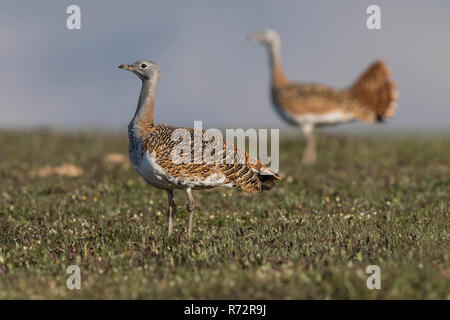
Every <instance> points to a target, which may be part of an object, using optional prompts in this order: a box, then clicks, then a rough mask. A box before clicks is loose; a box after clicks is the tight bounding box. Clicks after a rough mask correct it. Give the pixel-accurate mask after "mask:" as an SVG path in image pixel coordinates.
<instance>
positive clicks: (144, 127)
mask: <svg viewBox="0 0 450 320" xmlns="http://www.w3.org/2000/svg"><path fill="white" fill-rule="evenodd" d="M119 68H121V69H126V70H129V71H131V72H133V73H134V74H136V75H137V76H138V77H139V78H140V79H141V80H142V89H141V93H140V96H139V102H138V106H137V109H136V112H135V114H134V117H133V119H132V120H131V122H130V124H129V126H128V137H129V146H128V152H129V156H130V161H131V163H132V165H133V167H134V169H135V170H136V171H137V172H138V173H139V174H140V175H141V176H142V177H143V178H144V180H145V181H146V182H147V183H149V184H151V185H153V186H155V187H157V188H160V189H165V190H166V191H167V195H168V198H169V204H168V210H167V211H168V216H169V227H168V229H169V235H170V234H171V233H172V231H173V216H174V215H175V211H176V203H175V199H174V197H173V191H174V189H185V190H186V193H187V196H188V203H187V211H188V213H189V222H188V223H189V224H188V236H189V237H191V234H192V222H193V213H194V198H193V196H192V190H195V189H209V188H215V187H226V188H233V187H235V188H238V189H241V190H243V191H246V192H253V193H256V192H261V191H263V190H269V189H271V188H272V187H273V185H274V183H275V180H279V179H280V177H279V176H278V175H277V174H276V173H275V172H273V171H271V170H270V169H269V168H267V167H266V166H265V165H264V164H262V163H261V162H260V161H258V160H256V159H253V158H251V157H250V156H249V155H248V154H247V153H246V152H242V151H239V150H237V148H236V147H235V146H234V145H232V144H230V143H229V142H227V141H226V140H225V139H222V144H216V147H217V146H218V145H222V148H221V149H220V148H216V149H214V151H215V152H211V154H210V156H209V157H204V154H203V152H202V151H204V150H205V148H206V147H207V145H208V144H210V143H211V137H209V138H208V139H201V143H200V144H198V143H195V139H197V138H198V134H199V133H200V136H202V135H203V134H204V133H205V132H204V131H203V130H197V129H191V128H179V127H173V126H168V125H164V124H154V122H153V107H154V97H155V90H156V86H157V84H158V82H159V76H160V71H159V68H158V66H157V65H156V64H155V63H154V62H151V61H137V62H135V63H133V64H130V65H126V64H122V65H120V66H119ZM177 129H181V130H182V131H181V132H186V133H187V135H188V137H189V138H190V139H187V140H184V139H182V141H181V142H180V141H179V139H180V135H178V134H176V130H177ZM214 139H215V138H214V137H212V140H214ZM180 144H181V145H180ZM183 144H184V145H183ZM230 146H231V148H230V149H231V150H232V152H230V149H228V148H227V147H230ZM175 148H176V150H178V151H180V150H182V151H183V152H184V151H185V150H188V151H186V152H189V155H188V160H189V161H180V160H181V159H179V158H174V155H176V154H178V153H177V152H178V151H177V152H175V153H174V152H173V151H174V149H175ZM200 148H201V150H200ZM198 151H200V152H198ZM230 157H231V158H230ZM183 159H186V158H184V157H183ZM221 159H222V160H223V161H220V160H221ZM217 160H218V161H217ZM230 160H231V161H230Z"/></svg>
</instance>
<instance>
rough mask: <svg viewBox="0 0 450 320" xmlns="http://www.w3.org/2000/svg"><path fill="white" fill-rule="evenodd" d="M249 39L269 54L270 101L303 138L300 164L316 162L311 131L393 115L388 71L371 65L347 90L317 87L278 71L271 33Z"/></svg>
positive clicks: (275, 38)
mask: <svg viewBox="0 0 450 320" xmlns="http://www.w3.org/2000/svg"><path fill="white" fill-rule="evenodd" d="M249 38H250V40H252V41H254V42H260V43H262V44H264V45H265V46H266V47H267V49H268V52H269V63H270V68H271V73H272V74H271V77H272V82H271V94H272V101H273V104H274V105H275V108H276V110H277V111H278V112H279V114H280V115H281V117H282V118H283V119H284V120H286V121H287V122H288V123H290V124H293V125H297V126H300V127H301V129H302V131H303V134H304V135H305V138H306V148H305V151H304V153H303V163H304V164H311V163H314V162H315V160H316V146H315V138H314V134H313V130H314V127H315V126H323V125H330V124H337V123H343V122H349V121H354V120H361V121H364V122H367V123H371V122H373V121H377V122H381V121H383V120H385V119H387V118H389V117H391V116H392V115H393V113H394V109H395V105H396V102H395V101H396V99H397V97H398V94H397V92H396V91H395V90H394V82H392V81H390V80H389V73H390V72H389V69H388V68H387V67H386V65H385V64H384V63H383V62H382V61H376V62H374V63H373V64H372V65H371V66H370V67H369V68H368V69H367V70H366V71H365V72H364V73H363V74H362V75H361V76H360V77H359V78H358V80H357V81H356V82H355V83H354V84H353V85H352V86H350V87H349V88H346V89H343V90H336V89H333V88H330V87H327V86H324V85H320V84H311V83H295V82H291V81H288V80H287V79H286V78H285V76H284V74H283V71H282V68H281V58H280V37H279V36H278V34H277V32H275V31H273V30H266V31H264V32H263V33H260V34H254V35H251V36H250V37H249Z"/></svg>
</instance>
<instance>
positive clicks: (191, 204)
mask: <svg viewBox="0 0 450 320" xmlns="http://www.w3.org/2000/svg"><path fill="white" fill-rule="evenodd" d="M186 193H187V196H188V202H187V206H186V208H187V211H188V213H189V224H188V237H189V239H190V238H191V236H192V222H193V220H194V208H195V203H194V196H193V195H192V190H191V188H187V189H186Z"/></svg>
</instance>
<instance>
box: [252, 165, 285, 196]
mask: <svg viewBox="0 0 450 320" xmlns="http://www.w3.org/2000/svg"><path fill="white" fill-rule="evenodd" d="M257 177H258V180H259V182H261V186H262V190H261V191H264V190H270V189H272V188H273V186H274V185H275V181H277V180H281V178H280V176H279V175H278V174H277V173H275V172H273V171H272V170H270V169H269V168H267V167H266V166H264V165H262V166H261V167H260V168H259V170H258V173H257Z"/></svg>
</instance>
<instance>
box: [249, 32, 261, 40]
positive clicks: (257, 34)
mask: <svg viewBox="0 0 450 320" xmlns="http://www.w3.org/2000/svg"><path fill="white" fill-rule="evenodd" d="M247 39H248V40H249V41H252V42H262V41H264V35H262V34H260V33H256V34H251V35H249V36H248V37H247Z"/></svg>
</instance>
